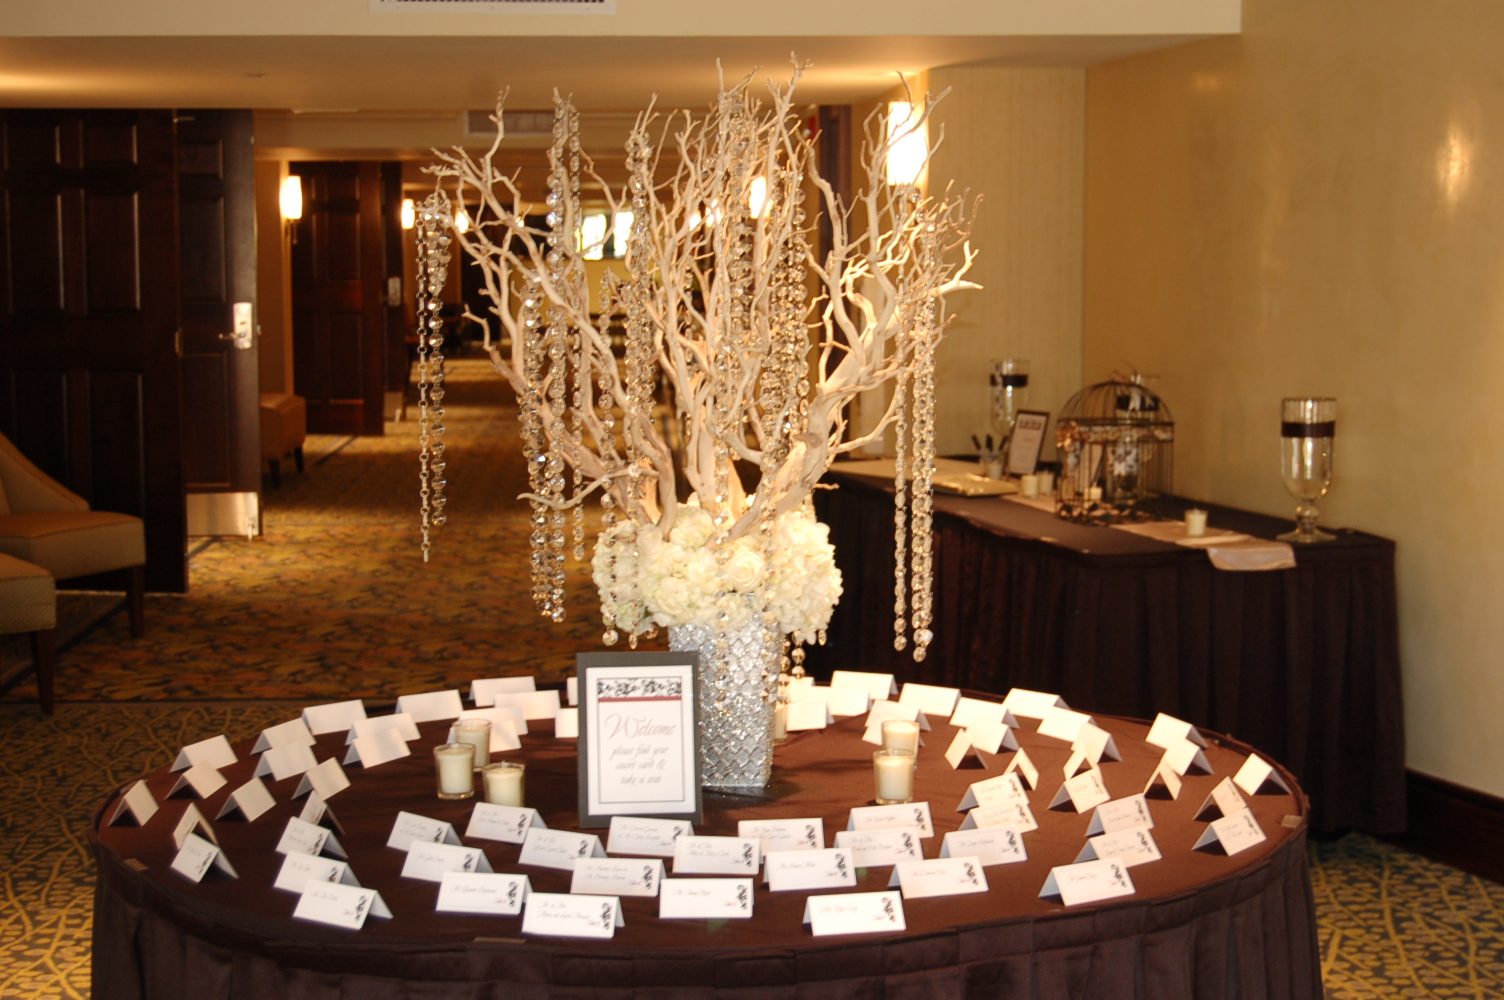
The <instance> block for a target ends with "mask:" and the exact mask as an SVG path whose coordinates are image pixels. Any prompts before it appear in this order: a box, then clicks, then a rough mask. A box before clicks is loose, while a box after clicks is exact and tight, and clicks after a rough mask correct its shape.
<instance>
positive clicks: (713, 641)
mask: <svg viewBox="0 0 1504 1000" xmlns="http://www.w3.org/2000/svg"><path fill="white" fill-rule="evenodd" d="M782 645H783V643H782V637H781V636H779V635H778V634H777V633H776V632H774V631H773V630H771V629H769V628H768V627H767V626H766V625H764V624H763V623H762V621H761V620H760V619H759V618H758V617H757V616H753V618H752V619H751V620H750V621H748V623H747V624H746V625H743V626H742V627H741V628H738V629H730V630H719V629H715V628H712V627H710V626H706V625H674V626H671V627H670V628H669V630H668V646H669V649H671V650H673V651H675V652H695V653H699V654H700V668H699V674H698V677H697V680H698V682H699V684H698V686H699V691H700V694H699V702H700V772H701V773H700V785H701V787H704V788H708V789H712V790H718V791H728V792H742V793H760V792H761V791H762V790H763V789H764V788H766V787H767V786H768V781H769V780H770V779H771V778H772V776H773V706H772V705H771V704H769V703H768V700H767V698H766V697H765V692H766V691H767V690H768V688H769V687H770V685H771V684H772V683H773V681H772V680H771V679H772V678H776V677H777V676H778V657H779V655H780V653H781V651H782Z"/></svg>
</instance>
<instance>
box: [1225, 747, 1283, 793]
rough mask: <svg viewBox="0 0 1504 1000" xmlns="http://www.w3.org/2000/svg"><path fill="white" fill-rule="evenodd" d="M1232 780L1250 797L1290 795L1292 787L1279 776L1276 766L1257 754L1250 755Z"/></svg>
mask: <svg viewBox="0 0 1504 1000" xmlns="http://www.w3.org/2000/svg"><path fill="white" fill-rule="evenodd" d="M1232 780H1233V784H1235V785H1237V786H1238V787H1239V788H1241V789H1243V791H1245V792H1247V793H1248V794H1249V795H1280V794H1283V795H1288V794H1290V786H1289V785H1287V784H1285V779H1284V778H1281V777H1280V776H1279V772H1278V771H1276V770H1275V769H1274V765H1273V764H1270V763H1269V762H1268V761H1267V760H1265V759H1264V758H1262V757H1260V756H1259V755H1258V754H1256V753H1255V754H1249V755H1248V759H1247V760H1245V761H1243V766H1242V767H1240V768H1238V773H1237V774H1236V775H1235V776H1234V777H1233V779H1232Z"/></svg>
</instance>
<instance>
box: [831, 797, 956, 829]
mask: <svg viewBox="0 0 1504 1000" xmlns="http://www.w3.org/2000/svg"><path fill="white" fill-rule="evenodd" d="M895 826H917V827H919V836H921V837H926V838H928V837H933V836H934V835H935V825H934V824H933V823H931V822H930V804H929V803H928V802H905V803H903V804H902V805H896V806H858V807H856V808H855V809H853V810H851V816H850V818H849V819H847V821H846V829H848V830H882V829H886V828H891V827H895Z"/></svg>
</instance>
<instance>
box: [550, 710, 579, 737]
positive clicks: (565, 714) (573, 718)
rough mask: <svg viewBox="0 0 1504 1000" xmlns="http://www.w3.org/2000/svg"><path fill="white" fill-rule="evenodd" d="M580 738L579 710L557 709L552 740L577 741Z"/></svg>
mask: <svg viewBox="0 0 1504 1000" xmlns="http://www.w3.org/2000/svg"><path fill="white" fill-rule="evenodd" d="M579 738H580V710H579V709H578V708H561V709H559V715H558V718H556V719H554V739H556V740H577V739H579Z"/></svg>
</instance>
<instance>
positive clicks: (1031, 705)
mask: <svg viewBox="0 0 1504 1000" xmlns="http://www.w3.org/2000/svg"><path fill="white" fill-rule="evenodd" d="M1003 707H1004V708H1006V709H1007V710H1008V711H1010V712H1012V713H1013V714H1014V715H1021V716H1023V717H1024V718H1025V719H1043V718H1044V717H1045V716H1046V715H1049V714H1050V711H1051V710H1052V709H1056V708H1069V707H1070V706H1068V705H1066V703H1065V699H1064V698H1062V697H1060V696H1059V695H1058V694H1048V693H1046V692H1044V691H1030V690H1028V689H1027V688H1014V689H1013V690H1011V691H1009V692H1008V694H1007V696H1006V697H1005V698H1003Z"/></svg>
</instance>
